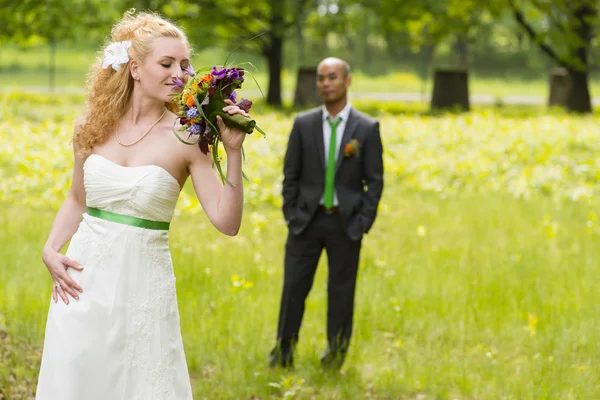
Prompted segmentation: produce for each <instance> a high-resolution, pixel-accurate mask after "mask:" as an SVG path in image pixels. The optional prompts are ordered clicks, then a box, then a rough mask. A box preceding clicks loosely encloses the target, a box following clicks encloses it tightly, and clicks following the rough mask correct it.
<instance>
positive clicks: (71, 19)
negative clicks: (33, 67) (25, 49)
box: [0, 0, 116, 91]
mask: <svg viewBox="0 0 600 400" xmlns="http://www.w3.org/2000/svg"><path fill="white" fill-rule="evenodd" d="M8 3H9V4H8V5H6V6H4V5H3V7H2V14H0V22H3V21H4V19H5V18H6V19H7V20H8V21H10V22H9V23H7V24H6V25H4V28H3V29H1V30H0V36H4V37H7V38H9V39H12V40H13V41H16V42H26V41H27V40H28V39H30V38H32V37H36V38H39V39H40V40H41V41H44V42H48V43H49V44H50V54H49V75H48V77H49V87H50V90H51V91H52V90H54V87H55V74H56V55H57V51H58V43H59V41H61V40H77V39H78V38H79V37H81V36H84V35H85V37H86V39H89V38H90V35H93V34H94V33H95V32H100V31H102V33H103V34H106V33H107V31H108V28H109V27H110V26H111V24H112V22H113V20H114V17H116V14H115V10H116V8H114V7H111V3H110V2H109V1H102V0H21V1H18V2H17V1H14V2H8Z"/></svg>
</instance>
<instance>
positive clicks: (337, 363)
mask: <svg viewBox="0 0 600 400" xmlns="http://www.w3.org/2000/svg"><path fill="white" fill-rule="evenodd" d="M345 359H346V350H340V351H331V349H330V348H329V347H328V348H326V349H325V351H324V352H323V354H322V355H321V366H323V368H325V369H329V370H339V369H340V368H342V365H343V364H344V360H345Z"/></svg>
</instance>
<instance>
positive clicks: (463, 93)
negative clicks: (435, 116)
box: [431, 69, 469, 111]
mask: <svg viewBox="0 0 600 400" xmlns="http://www.w3.org/2000/svg"><path fill="white" fill-rule="evenodd" d="M431 109H432V110H445V109H450V110H456V109H459V110H463V111H468V110H469V79H468V74H467V71H460V70H440V69H438V70H436V71H435V75H434V80H433V95H432V96H431Z"/></svg>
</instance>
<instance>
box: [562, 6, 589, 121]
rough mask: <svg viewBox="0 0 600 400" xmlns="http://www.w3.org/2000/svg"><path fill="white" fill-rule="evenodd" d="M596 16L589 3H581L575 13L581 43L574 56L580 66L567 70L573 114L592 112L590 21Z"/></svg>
mask: <svg viewBox="0 0 600 400" xmlns="http://www.w3.org/2000/svg"><path fill="white" fill-rule="evenodd" d="M595 14H596V10H595V8H594V7H593V6H592V5H591V4H590V3H587V2H583V3H581V4H580V5H579V6H578V7H577V9H576V10H575V12H574V16H575V18H576V19H577V21H578V22H579V24H578V25H577V28H576V30H575V33H576V34H577V36H578V37H579V38H580V39H581V43H580V44H579V45H578V46H577V47H576V48H575V49H574V50H575V51H574V54H573V57H574V58H576V59H577V63H578V64H579V65H580V66H575V67H569V68H567V70H568V71H569V77H570V78H571V90H570V91H569V95H568V96H567V110H569V111H573V112H579V113H590V112H592V99H591V97H590V91H589V85H588V73H589V72H588V71H589V63H588V49H589V48H590V46H591V42H592V37H593V32H592V27H591V25H590V19H591V18H592V17H593V16H594V15H595Z"/></svg>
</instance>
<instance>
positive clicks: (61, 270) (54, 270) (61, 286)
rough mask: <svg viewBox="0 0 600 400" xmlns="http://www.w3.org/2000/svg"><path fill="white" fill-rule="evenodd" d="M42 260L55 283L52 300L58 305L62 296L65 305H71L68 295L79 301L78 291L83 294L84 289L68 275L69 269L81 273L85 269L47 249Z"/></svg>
mask: <svg viewBox="0 0 600 400" xmlns="http://www.w3.org/2000/svg"><path fill="white" fill-rule="evenodd" d="M42 260H43V261H44V264H46V268H48V271H49V272H50V275H51V276H52V280H53V281H54V285H53V286H52V299H53V300H54V302H55V303H56V302H57V301H58V296H60V297H61V299H62V300H63V301H64V302H65V304H69V298H68V297H67V293H68V294H70V295H71V297H73V298H74V299H76V300H79V296H78V295H77V292H76V291H79V292H80V293H82V292H83V289H81V287H80V286H79V285H78V284H77V283H76V282H75V281H74V280H73V279H72V278H71V277H70V276H69V274H67V269H68V268H73V269H76V270H77V271H81V270H83V267H82V266H81V265H79V264H78V263H77V262H75V261H73V260H71V259H70V258H68V257H67V256H63V255H62V254H60V253H59V252H57V251H55V250H53V249H48V248H45V249H44V251H43V252H42Z"/></svg>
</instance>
